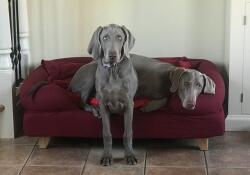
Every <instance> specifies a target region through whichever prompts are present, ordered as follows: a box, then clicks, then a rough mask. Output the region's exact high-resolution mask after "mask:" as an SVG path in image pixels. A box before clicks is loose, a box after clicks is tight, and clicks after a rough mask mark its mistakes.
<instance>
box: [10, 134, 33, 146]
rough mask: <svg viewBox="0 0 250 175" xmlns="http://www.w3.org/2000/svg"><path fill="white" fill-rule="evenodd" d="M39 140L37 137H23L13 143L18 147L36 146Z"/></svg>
mask: <svg viewBox="0 0 250 175" xmlns="http://www.w3.org/2000/svg"><path fill="white" fill-rule="evenodd" d="M37 140H38V138H37V137H29V136H22V137H18V138H15V139H13V141H12V143H13V144H18V145H35V144H36V142H37Z"/></svg>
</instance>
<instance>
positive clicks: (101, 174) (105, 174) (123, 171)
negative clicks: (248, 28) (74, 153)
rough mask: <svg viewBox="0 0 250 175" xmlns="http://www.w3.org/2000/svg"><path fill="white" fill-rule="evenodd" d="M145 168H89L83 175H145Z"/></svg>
mask: <svg viewBox="0 0 250 175" xmlns="http://www.w3.org/2000/svg"><path fill="white" fill-rule="evenodd" d="M143 174H144V168H143V167H119V168H118V167H116V168H114V167H113V166H111V167H103V166H87V167H86V168H85V170H84V172H83V175H143Z"/></svg>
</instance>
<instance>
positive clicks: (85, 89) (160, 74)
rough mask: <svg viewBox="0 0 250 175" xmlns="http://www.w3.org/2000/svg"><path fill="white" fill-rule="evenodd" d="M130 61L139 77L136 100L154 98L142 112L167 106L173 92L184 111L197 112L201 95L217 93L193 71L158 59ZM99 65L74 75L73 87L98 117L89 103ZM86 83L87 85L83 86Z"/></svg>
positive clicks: (205, 78) (133, 56)
mask: <svg viewBox="0 0 250 175" xmlns="http://www.w3.org/2000/svg"><path fill="white" fill-rule="evenodd" d="M130 58H131V61H132V63H133V66H134V68H135V70H136V72H137V76H138V89H137V92H136V96H137V97H142V98H148V99H152V101H151V102H150V103H148V104H147V105H146V106H144V107H142V108H141V110H142V111H144V112H149V111H153V110H157V109H159V108H161V107H163V106H164V105H166V103H167V98H168V97H169V95H170V93H177V94H178V96H179V98H180V99H181V102H182V106H183V108H186V109H190V110H192V109H194V108H195V106H196V100H197V98H198V96H199V94H200V93H202V92H204V93H208V94H214V93H215V83H214V82H213V80H212V79H211V78H210V77H208V76H207V75H205V74H202V73H200V72H199V71H197V70H194V69H183V68H177V67H175V66H173V65H172V64H169V63H164V62H161V61H159V60H157V59H152V58H147V57H144V56H139V55H135V54H130ZM96 68H97V63H96V62H92V63H89V64H87V65H84V66H83V67H82V68H80V69H79V71H78V72H77V73H76V74H75V75H74V78H73V79H72V81H71V84H70V86H71V88H72V89H74V90H75V91H76V92H80V93H81V94H82V101H83V105H84V106H88V107H89V108H90V109H91V108H93V110H92V111H94V114H95V116H98V112H97V111H96V109H95V108H94V107H92V106H89V105H88V104H87V101H86V99H87V98H88V97H89V92H90V91H91V89H93V88H94V75H95V70H96ZM83 82H87V83H83Z"/></svg>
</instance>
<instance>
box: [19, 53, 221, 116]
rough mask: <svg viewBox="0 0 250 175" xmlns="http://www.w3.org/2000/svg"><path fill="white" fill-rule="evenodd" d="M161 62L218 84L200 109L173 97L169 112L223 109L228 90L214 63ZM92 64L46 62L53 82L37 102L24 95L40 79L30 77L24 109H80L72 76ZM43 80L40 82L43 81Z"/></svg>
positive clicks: (201, 101)
mask: <svg viewBox="0 0 250 175" xmlns="http://www.w3.org/2000/svg"><path fill="white" fill-rule="evenodd" d="M158 59H159V60H161V61H163V62H169V63H172V64H174V65H176V66H184V67H186V68H187V67H188V68H193V69H197V70H199V71H200V72H202V73H206V74H207V75H208V76H210V77H211V78H212V79H213V80H214V82H215V84H216V94H215V95H208V94H201V95H200V96H199V97H198V99H197V106H196V108H195V110H186V109H184V108H183V107H182V105H181V102H180V99H179V97H177V96H176V95H173V96H172V97H171V98H170V99H169V101H168V105H167V106H166V107H165V108H167V109H168V111H169V112H171V113H180V114H194V115H199V114H203V113H213V112H218V111H220V110H221V106H222V104H223V100H224V95H225V94H224V93H225V87H224V83H223V79H222V77H221V76H220V74H219V72H218V70H217V68H216V66H215V65H214V64H213V63H211V62H209V61H206V60H200V59H187V58H185V57H180V58H158ZM90 61H91V59H90V58H89V57H88V58H84V59H83V58H82V59H80V58H77V59H72V58H71V59H58V60H51V61H44V60H43V61H42V68H43V69H44V70H45V72H46V73H47V81H49V82H50V84H49V85H47V86H44V87H42V88H41V89H40V90H39V91H38V92H37V94H36V95H35V96H34V97H33V99H32V98H31V97H25V95H23V92H26V93H27V91H28V89H30V88H31V87H32V86H33V85H34V83H35V82H34V81H35V78H36V77H38V75H36V74H34V75H32V74H33V73H31V75H30V77H29V78H28V80H29V79H30V81H28V80H27V81H25V83H24V87H22V88H21V97H23V99H22V98H21V102H22V104H23V106H24V107H25V108H26V109H32V110H67V109H75V108H78V107H79V104H80V96H79V94H73V93H71V92H70V91H68V90H67V87H68V85H69V82H70V80H71V78H72V76H73V75H74V73H75V72H76V71H77V70H78V68H79V67H81V66H82V65H83V64H86V63H88V62H90ZM39 69H41V68H39ZM43 74H44V73H43ZM33 76H35V77H33ZM43 77H44V76H43ZM39 79H40V78H39ZM39 79H38V80H37V81H39ZM31 80H32V81H31ZM27 86H28V87H27ZM148 101H149V100H147V99H140V100H135V107H136V108H138V107H142V106H143V105H145V104H146V103H148ZM208 101H209V103H208Z"/></svg>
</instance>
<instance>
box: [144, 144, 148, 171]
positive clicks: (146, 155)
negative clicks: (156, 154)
mask: <svg viewBox="0 0 250 175" xmlns="http://www.w3.org/2000/svg"><path fill="white" fill-rule="evenodd" d="M147 158H148V151H147V149H146V154H145V161H144V173H143V174H144V175H145V174H146V166H147Z"/></svg>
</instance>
